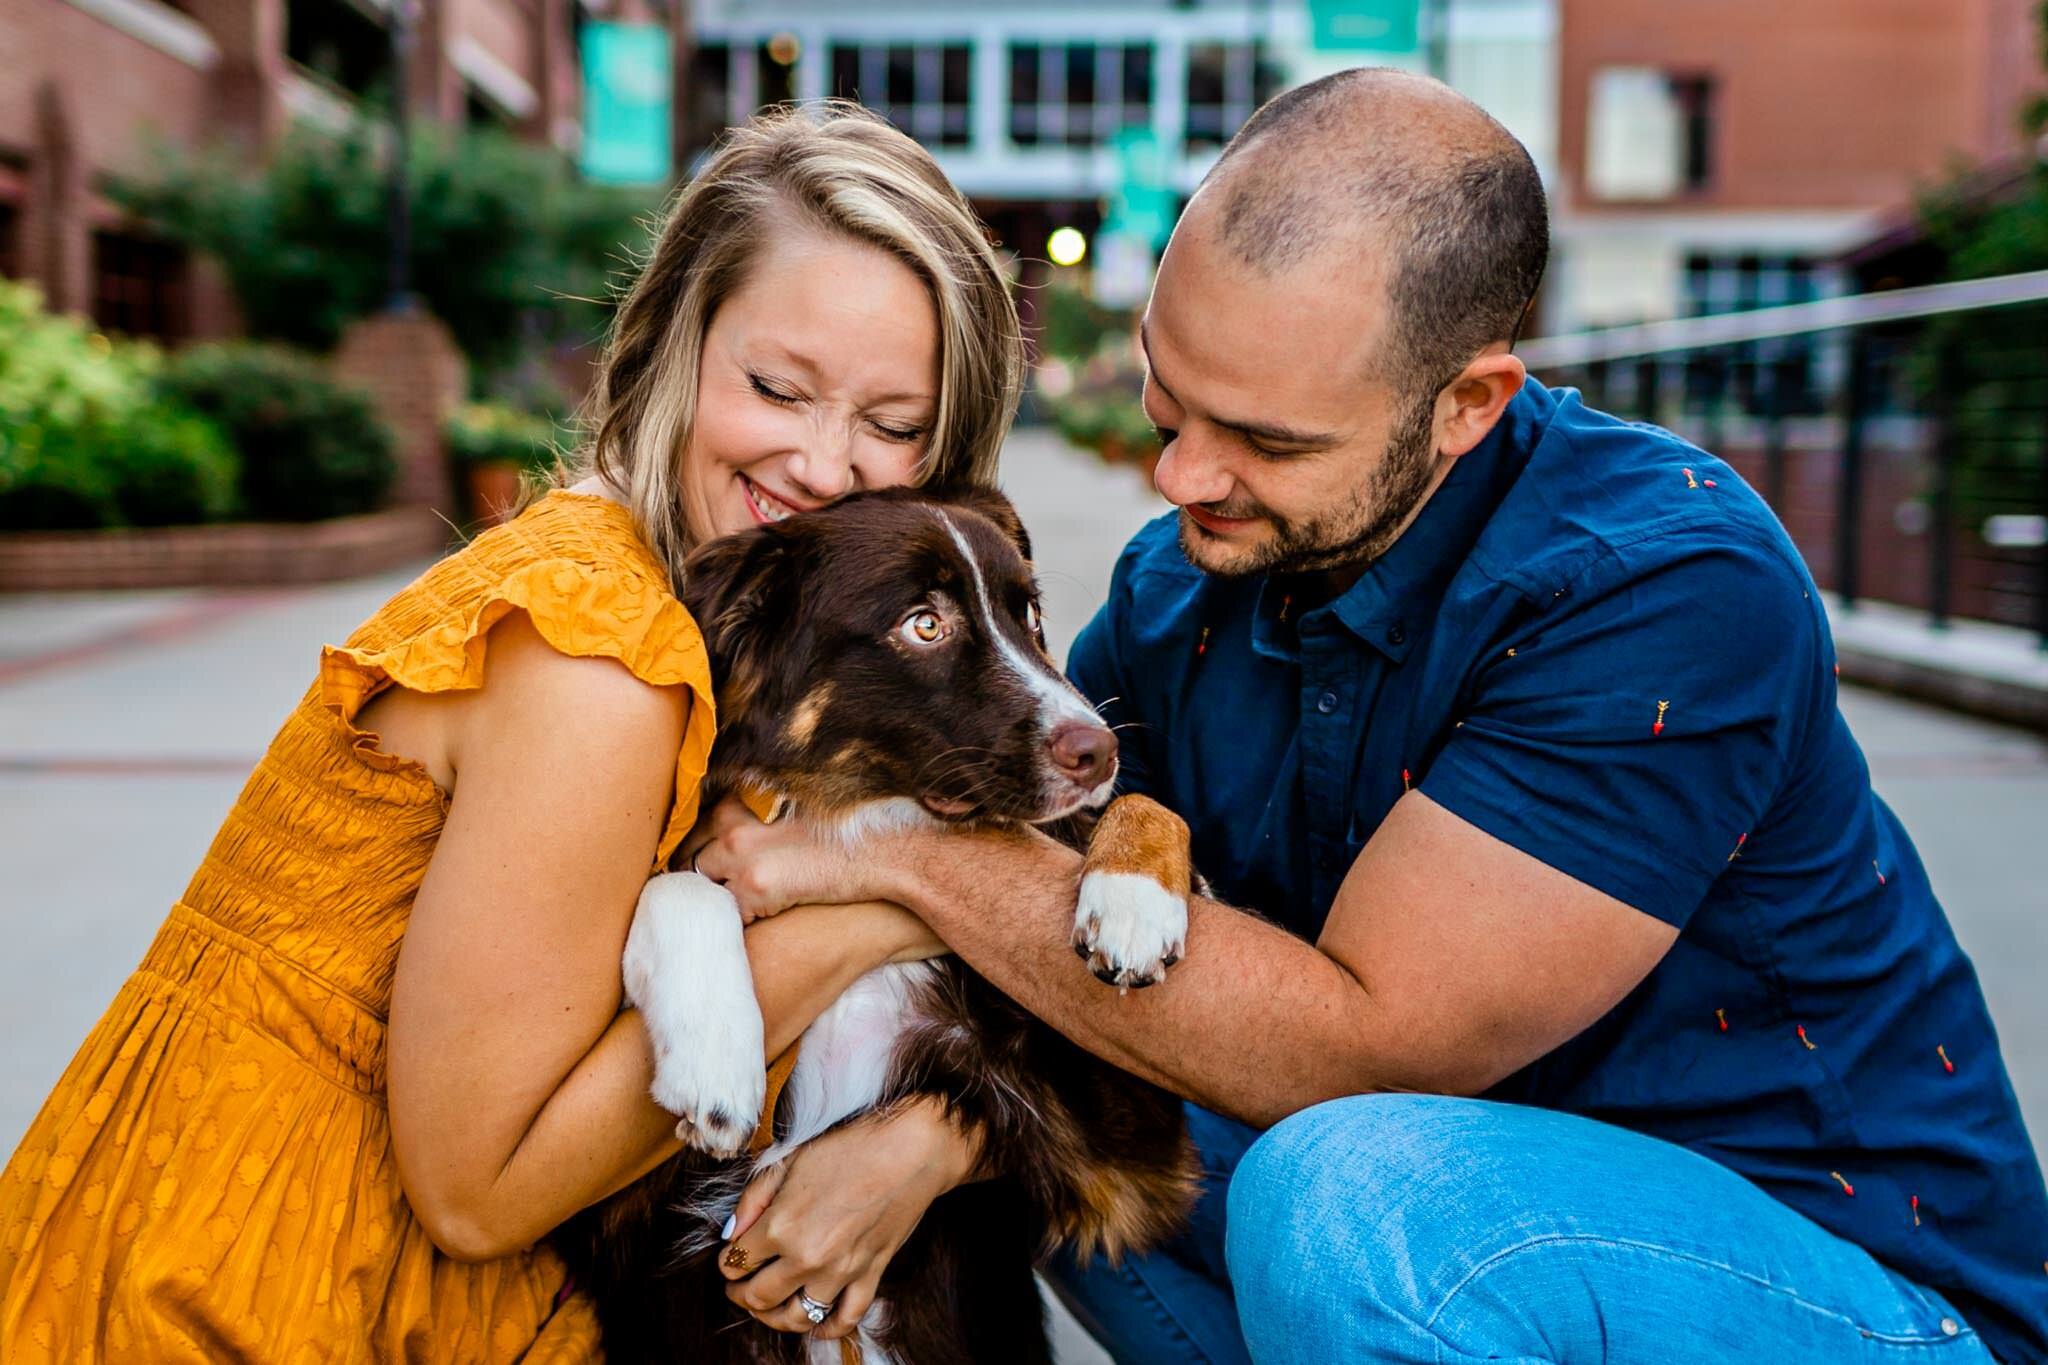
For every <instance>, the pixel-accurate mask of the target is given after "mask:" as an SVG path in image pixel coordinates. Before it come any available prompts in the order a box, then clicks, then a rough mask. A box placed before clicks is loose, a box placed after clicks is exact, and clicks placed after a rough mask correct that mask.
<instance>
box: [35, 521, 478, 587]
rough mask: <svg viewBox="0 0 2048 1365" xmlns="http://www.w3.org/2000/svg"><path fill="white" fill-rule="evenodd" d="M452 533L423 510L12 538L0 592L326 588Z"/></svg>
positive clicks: (402, 559)
mask: <svg viewBox="0 0 2048 1365" xmlns="http://www.w3.org/2000/svg"><path fill="white" fill-rule="evenodd" d="M448 537H449V531H448V527H447V525H446V523H444V522H443V521H441V519H440V518H439V517H436V516H435V515H434V514H433V513H432V512H431V511H429V510H427V509H426V508H424V507H396V508H392V509H390V510H389V511H384V512H372V513H370V514H368V515H367V516H360V517H338V518H335V519H334V520H332V521H321V522H312V523H309V524H306V525H296V524H290V523H271V522H262V523H249V524H244V525H233V526H170V527H163V528H160V529H147V530H120V531H29V532H20V533H11V534H8V535H4V536H0V592H53V591H64V590H70V589H78V588H171V587H191V586H198V585H208V586H217V587H250V586H274V585H279V584H286V583H323V582H329V581H331V580H334V579H339V578H356V577H359V576H361V575H363V574H372V573H381V572H382V571H384V570H385V569H392V568H396V567H398V566H399V565H401V564H410V563H413V562H415V561H417V560H421V559H425V558H428V557H430V556H432V555H437V554H439V553H441V552H442V550H444V549H446V548H447V545H448Z"/></svg>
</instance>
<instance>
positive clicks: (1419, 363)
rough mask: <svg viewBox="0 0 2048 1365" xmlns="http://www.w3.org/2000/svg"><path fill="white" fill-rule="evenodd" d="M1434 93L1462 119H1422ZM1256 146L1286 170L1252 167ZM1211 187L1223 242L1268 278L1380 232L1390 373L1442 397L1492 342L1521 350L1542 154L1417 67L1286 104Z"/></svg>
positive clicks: (1532, 279) (1286, 96)
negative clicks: (1385, 259) (1356, 233)
mask: <svg viewBox="0 0 2048 1365" xmlns="http://www.w3.org/2000/svg"><path fill="white" fill-rule="evenodd" d="M1422 98H1427V99H1428V100H1430V101H1431V102H1435V101H1439V100H1442V101H1447V103H1445V104H1444V105H1443V106H1442V107H1443V108H1444V109H1445V111H1446V112H1447V113H1448V114H1449V117H1448V118H1444V119H1435V120H1433V119H1430V118H1428V117H1426V116H1425V117H1423V118H1421V119H1418V118H1417V117H1416V106H1417V104H1418V102H1419V100H1420V99H1422ZM1458 106H1462V108H1459V107H1458ZM1376 108H1377V109H1379V110H1382V111H1383V112H1381V113H1380V114H1379V116H1378V117H1375V111H1376ZM1418 125H1419V126H1418ZM1255 147H1256V148H1257V149H1258V150H1259V153H1260V160H1261V161H1263V160H1264V159H1265V158H1266V157H1273V158H1277V164H1276V165H1274V166H1272V167H1271V168H1270V170H1269V169H1268V168H1267V167H1265V166H1258V167H1254V166H1253V165H1250V164H1246V163H1245V162H1244V158H1245V156H1246V154H1247V153H1248V152H1250V151H1251V150H1252V149H1253V148H1255ZM1209 180H1210V181H1212V182H1218V183H1217V184H1216V188H1217V189H1219V190H1221V191H1222V192H1223V195H1224V200H1223V205H1222V216H1221V223H1222V231H1223V239H1224V241H1226V242H1227V243H1229V244H1230V246H1231V247H1232V249H1233V250H1235V251H1236V252H1237V253H1238V255H1239V256H1241V257H1242V258H1243V259H1245V260H1246V261H1248V262H1249V263H1251V264H1252V265H1254V266H1256V267H1258V268H1259V269H1261V270H1264V271H1267V272H1277V271H1279V270H1282V269H1285V268H1286V267H1288V266H1291V265H1294V264H1296V263H1297V262H1299V261H1302V260H1304V259H1306V258H1308V257H1309V256H1311V255H1313V254H1314V253H1315V252H1317V251H1318V250H1320V249H1323V248H1324V247H1326V246H1329V245H1331V244H1333V243H1336V242H1341V241H1343V240H1344V239H1345V238H1347V237H1350V236H1351V235H1352V232H1351V229H1352V228H1353V227H1354V225H1355V224H1356V223H1358V222H1360V221H1363V222H1366V223H1369V224H1371V225H1372V226H1374V227H1376V228H1377V229H1378V230H1379V233H1380V235H1381V240H1382V241H1383V242H1385V243H1386V245H1387V249H1388V251H1389V263H1388V264H1389V270H1388V276H1387V295H1388V302H1389V306H1390V308H1391V310H1392V318H1391V322H1392V326H1391V329H1390V337H1389V351H1388V353H1387V354H1386V355H1385V356H1384V366H1383V368H1384V369H1385V371H1386V374H1385V376H1384V377H1385V378H1387V379H1389V380H1390V381H1392V382H1393V383H1395V384H1396V385H1398V386H1400V387H1402V388H1404V389H1409V390H1411V391H1429V392H1433V391H1434V390H1435V389H1436V388H1437V387H1440V386H1442V385H1443V384H1445V383H1447V382H1449V380H1450V379H1451V378H1452V376H1454V375H1455V374H1456V373H1457V372H1458V371H1459V370H1460V369H1462V368H1463V367H1464V366H1465V365H1466V364H1467V363H1468V362H1469V361H1470V360H1471V359H1472V357H1473V356H1474V355H1476V354H1478V353H1479V351H1480V350H1481V349H1483V348H1484V347H1486V346H1488V345H1490V344H1491V343H1493V342H1496V341H1501V340H1507V341H1513V340H1514V339H1515V337H1516V335H1517V334H1518V332H1519V329H1520V326H1521V322H1522V318H1523V315H1524V314H1525V313H1526V312H1527V311H1528V308H1529V305H1530V303H1531V302H1532V301H1533V300H1534V298H1535V295H1536V288H1537V286H1538V285H1539V284H1540V283H1541V282H1542V279H1543V267H1544V262H1545V261H1546V259H1547V258H1548V256H1549V254H1550V215H1549V205H1548V203H1547V201H1546V199H1545V197H1544V193H1543V180H1542V177H1541V176H1539V175H1538V174H1537V172H1536V164H1535V162H1534V161H1532V160H1531V159H1530V157H1529V152H1528V149H1527V148H1525V147H1523V146H1522V144H1521V143H1520V142H1518V141H1517V140H1516V139H1515V137H1514V135H1513V134H1511V133H1509V132H1508V130H1507V129H1506V128H1504V127H1502V126H1501V125H1500V124H1499V123H1498V122H1497V121H1495V120H1494V119H1493V118H1492V117H1491V116H1490V115H1488V114H1486V113H1485V112H1484V111H1483V110H1481V109H1480V108H1479V107H1478V106H1477V105H1475V104H1472V103H1471V102H1470V101H1469V100H1466V99H1465V98H1464V97H1463V96H1460V95H1457V94H1455V93H1454V92H1452V91H1450V90H1449V88H1448V87H1444V86H1441V85H1438V84H1437V83H1435V82H1430V81H1425V80H1424V78H1422V77H1418V76H1414V75H1411V74H1410V73H1407V72H1403V71H1396V70H1391V69H1387V68H1374V67H1359V68H1354V69H1352V70H1349V71H1340V72H1338V73H1336V74H1335V75H1331V76H1324V77H1322V78H1321V79H1320V80H1314V81H1310V82H1309V83H1308V84H1306V85H1302V86H1297V87H1296V88H1294V89H1292V90H1289V91H1287V92H1285V93H1283V94H1281V95H1279V96H1276V97H1275V98H1274V99H1272V100H1271V101H1269V102H1268V103H1267V104H1265V105H1264V106H1263V107H1261V108H1260V109H1259V111H1258V112H1257V113H1255V114H1253V115H1252V117H1251V119H1250V120H1249V121H1247V122H1246V123H1245V125H1244V127H1243V128H1241V129H1239V130H1238V133H1237V136H1236V137H1234V138H1232V139H1231V140H1230V144H1229V145H1228V146H1227V147H1225V148H1224V149H1223V155H1222V156H1221V157H1220V158H1219V159H1218V161H1217V163H1216V165H1215V167H1214V168H1212V169H1211V171H1210V172H1209ZM1347 220H1348V221H1347Z"/></svg>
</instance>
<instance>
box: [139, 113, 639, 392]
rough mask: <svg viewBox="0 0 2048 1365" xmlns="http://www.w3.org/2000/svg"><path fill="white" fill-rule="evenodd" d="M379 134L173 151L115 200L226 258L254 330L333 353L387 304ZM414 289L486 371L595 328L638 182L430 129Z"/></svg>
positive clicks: (487, 135) (489, 139)
mask: <svg viewBox="0 0 2048 1365" xmlns="http://www.w3.org/2000/svg"><path fill="white" fill-rule="evenodd" d="M379 133H380V130H379V129H378V128H376V127H374V126H368V125H359V126H357V127H356V128H354V129H352V130H351V131H349V132H347V133H344V134H339V135H336V134H330V133H324V132H319V131H316V130H312V129H306V128H301V129H299V130H297V131H295V132H294V133H293V134H291V135H290V136H289V137H288V138H286V140H285V141H284V143H283V144H282V145H281V146H280V147H279V148H278V149H277V151H276V153H275V154H274V155H273V156H272V157H271V158H269V160H268V161H267V162H265V163H263V164H262V165H252V164H251V163H250V160H249V158H248V157H247V156H246V155H245V154H243V153H242V152H240V151H238V150H236V149H233V148H229V147H221V148H215V149H212V150H207V151H200V152H197V153H193V152H185V151H179V150H175V149H170V148H166V149H163V150H161V151H159V153H158V154H157V164H156V167H155V169H154V170H153V171H152V172H151V173H150V174H148V175H147V176H144V177H139V178H133V179H128V180H125V181H119V182H116V183H115V184H114V185H112V186H111V192H112V194H113V197H114V198H115V199H116V200H117V201H118V202H120V203H122V204H123V205H124V206H125V207H127V208H128V209H129V210H130V211H131V212H134V213H136V214H137V215H139V216H141V217H143V218H145V219H148V220H149V221H151V222H152V223H154V224H155V225H156V226H157V228H158V229H159V230H160V231H161V232H163V233H164V234H165V235H167V236H169V237H171V238H172V239H174V240H176V241H179V242H182V243H184V244H186V245H187V246H191V247H195V248H197V249H199V250H202V251H206V252H208V253H210V254H212V255H213V256H215V257H217V258H218V259H219V260H220V261H221V262H222V264H223V266H224V267H225V268H226V271H227V274H228V278H229V279H230V281H232V283H233V285H234V289H235V294H236V297H237V298H238V300H239V301H240V303H241V307H242V313H243V317H244V318H245V320H246V321H247V324H248V327H249V331H250V332H251V334H253V335H255V336H258V337H264V338H269V339H272V340H277V341H283V342H287V343H290V344H292V345H296V346H304V347H309V348H312V349H315V350H326V349H329V348H331V347H332V346H333V345H334V344H335V342H336V341H337V340H338V339H339V337H340V335H341V331H342V328H343V327H344V326H346V325H347V324H348V323H349V322H350V321H351V320H352V319H355V318H358V317H363V316H366V315H368V314H371V313H374V312H376V311H377V310H378V309H379V308H380V307H382V305H383V304H384V302H385V295H386V291H387V287H388V284H387V270H388V261H389V245H388V243H389V238H388V236H387V230H388V229H387V220H386V212H387V203H386V198H385V195H386V188H387V186H386V165H387V158H386V155H385V154H384V152H383V151H382V146H383V140H382V138H381V137H380V136H379ZM410 175H411V185H412V258H411V276H412V287H413V289H414V290H415V291H417V292H418V293H419V294H420V295H421V296H422V297H423V298H424V299H425V300H426V303H427V306H428V307H429V308H430V309H431V310H432V311H433V312H434V314H435V316H437V317H439V318H440V319H441V320H442V321H444V322H446V323H447V324H448V326H449V329H450V330H451V331H452V332H453V333H454V334H455V339H456V341H457V342H458V343H459V344H460V345H461V347H462V349H463V351H464V352H465V353H466V354H467V355H468V356H469V358H470V360H471V362H472V363H473V364H474V365H475V366H477V368H478V369H479V370H480V371H484V372H489V371H492V370H495V369H499V368H502V367H504V366H506V365H508V364H510V363H511V362H512V361H513V360H514V359H516V358H517V356H518V355H519V353H520V352H521V351H522V350H523V349H531V348H533V347H536V346H540V345H544V344H548V343H551V342H554V341H560V340H573V341H581V340H587V339H589V338H591V337H594V336H595V335H597V333H598V332H599V331H600V330H601V329H602V326H603V322H604V312H603V306H602V305H601V304H598V303H594V302H592V300H593V299H597V298H601V297H602V296H603V295H604V294H605V292H606V290H605V284H606V279H607V277H608V275H609V274H610V272H611V271H612V270H614V269H615V268H618V267H620V266H623V265H625V264H626V263H627V261H628V259H629V257H630V255H631V253H632V252H633V251H634V250H636V249H637V248H638V246H639V245H640V244H641V243H642V242H644V241H645V238H646V232H645V229H644V227H642V226H641V225H640V224H639V223H638V222H637V221H636V219H637V216H638V215H641V214H644V213H647V212H649V211H651V210H652V209H654V208H655V207H656V204H655V202H654V201H653V200H652V199H651V198H650V197H649V195H648V194H647V193H646V192H644V191H626V190H618V189H612V188H608V187H602V186H594V185H588V184H585V183H583V182H581V181H580V180H578V179H577V178H576V177H575V175H574V174H573V172H572V170H571V168H570V167H569V165H568V163H567V161H566V160H565V159H564V158H563V157H562V156H560V155H559V154H558V153H556V152H554V151H551V150H549V149H546V148H541V147H535V146H533V145H531V144H528V143H523V142H520V141H518V140H516V139H514V138H512V137H511V136H510V135H508V134H504V133H498V132H490V131H465V132H449V131H442V130H435V129H423V130H420V131H418V132H417V133H416V134H415V137H414V139H413V142H412V155H411V170H410Z"/></svg>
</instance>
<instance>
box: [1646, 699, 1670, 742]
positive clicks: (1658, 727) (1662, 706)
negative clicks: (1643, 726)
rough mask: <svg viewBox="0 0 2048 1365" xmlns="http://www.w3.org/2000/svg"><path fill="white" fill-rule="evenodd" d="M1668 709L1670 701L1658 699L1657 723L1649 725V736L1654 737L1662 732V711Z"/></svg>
mask: <svg viewBox="0 0 2048 1365" xmlns="http://www.w3.org/2000/svg"><path fill="white" fill-rule="evenodd" d="M1670 709H1671V703H1670V702H1668V701H1660V702H1658V703H1657V723H1656V724H1655V725H1652V726H1651V727H1650V737H1651V738H1652V739H1655V738H1656V737H1657V736H1658V735H1661V734H1663V733H1664V713H1665V712H1666V711H1669V710H1670Z"/></svg>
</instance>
